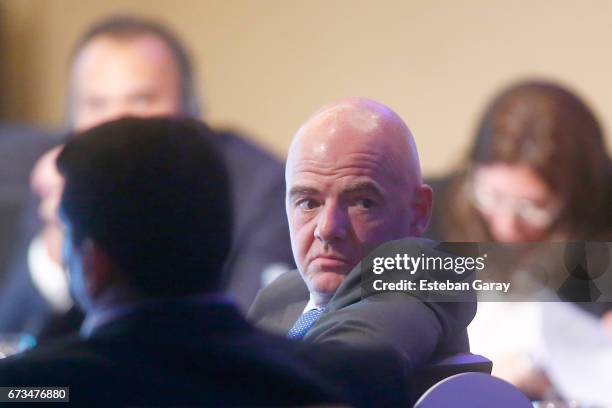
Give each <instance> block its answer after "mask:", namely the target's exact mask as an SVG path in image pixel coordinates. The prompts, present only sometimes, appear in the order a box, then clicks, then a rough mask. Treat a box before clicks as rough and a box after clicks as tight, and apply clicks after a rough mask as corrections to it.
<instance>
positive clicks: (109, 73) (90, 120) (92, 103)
mask: <svg viewBox="0 0 612 408" xmlns="http://www.w3.org/2000/svg"><path fill="white" fill-rule="evenodd" d="M70 80H71V81H72V84H71V85H72V87H71V89H72V92H73V94H72V100H73V103H74V105H73V107H72V110H73V121H74V123H73V126H74V128H75V130H77V131H81V130H85V129H87V128H90V127H93V126H95V125H98V124H100V123H102V122H106V121H109V120H112V119H117V118H119V117H121V116H159V115H172V114H176V113H178V111H179V109H180V106H181V103H180V100H181V91H180V74H179V71H178V67H177V64H176V62H175V60H174V58H173V55H172V53H171V51H170V49H169V48H168V46H167V45H166V44H165V43H164V42H163V41H162V40H161V39H159V38H157V37H155V36H153V35H141V36H135V37H131V38H115V37H111V36H104V35H102V36H99V37H95V38H94V39H92V40H91V41H90V42H89V43H88V44H87V45H86V46H85V48H83V50H81V52H80V53H79V54H78V56H77V58H76V60H75V62H74V64H73V66H72V72H71V78H70Z"/></svg>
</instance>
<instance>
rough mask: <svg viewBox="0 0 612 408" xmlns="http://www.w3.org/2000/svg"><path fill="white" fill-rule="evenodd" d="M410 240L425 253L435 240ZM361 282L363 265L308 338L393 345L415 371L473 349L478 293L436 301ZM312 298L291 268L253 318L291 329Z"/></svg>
mask: <svg viewBox="0 0 612 408" xmlns="http://www.w3.org/2000/svg"><path fill="white" fill-rule="evenodd" d="M409 241H411V242H413V243H416V245H419V247H421V246H422V248H423V252H426V253H427V251H431V242H432V241H428V240H420V239H410V240H409ZM396 242H401V241H396ZM446 255H448V254H446ZM415 256H418V254H415ZM360 285H361V268H360V265H358V266H357V267H355V268H354V269H353V270H352V271H351V272H350V273H349V275H348V276H347V277H346V278H345V280H344V282H343V283H342V284H341V285H340V287H339V288H338V290H337V291H336V293H335V294H334V296H333V297H332V298H331V300H330V302H329V304H328V305H327V309H326V311H325V313H324V314H323V315H322V316H321V317H320V318H319V320H317V322H316V323H315V325H314V326H313V327H312V328H311V329H310V331H309V332H308V333H307V335H306V336H305V337H304V340H305V341H308V342H313V343H317V344H327V343H333V344H344V345H351V346H355V345H358V346H368V345H375V344H384V345H390V346H392V347H394V348H395V349H396V350H398V351H399V352H401V353H402V355H403V356H404V358H405V359H406V362H407V364H408V365H409V367H410V369H411V370H414V369H416V368H419V367H421V366H423V365H424V364H425V363H427V362H433V361H435V360H437V359H440V358H444V357H446V356H449V355H452V354H455V353H459V352H466V351H469V342H468V338H467V331H466V328H467V325H468V324H469V323H470V321H471V320H472V318H473V317H474V314H475V313H476V302H475V296H474V297H471V296H470V301H465V299H459V298H458V299H457V300H461V301H459V302H453V301H452V299H446V300H447V301H445V302H434V301H429V300H427V299H419V298H418V297H416V296H412V295H410V294H406V293H401V292H394V293H379V294H375V295H372V296H369V297H367V298H363V297H362V291H361V286H360ZM451 296H452V295H451ZM444 297H446V295H444ZM308 299H309V293H308V289H307V287H306V284H305V283H304V281H303V280H302V278H301V276H300V274H299V272H298V271H297V270H296V271H293V272H291V273H287V274H285V275H282V276H280V277H279V278H278V279H277V280H276V281H275V282H273V283H272V284H270V285H269V286H268V287H266V288H264V289H263V290H262V291H261V292H260V293H259V295H258V296H257V298H256V299H255V302H254V303H253V307H252V308H251V311H250V312H249V319H250V320H251V321H252V322H253V323H255V324H256V325H257V326H259V327H262V328H265V329H268V330H271V331H273V332H276V333H279V334H286V333H287V331H288V330H289V329H290V328H291V327H292V325H293V324H294V322H295V321H296V320H297V318H298V317H299V316H300V314H301V313H302V311H303V309H304V307H305V306H306V303H307V302H308ZM448 300H451V301H448ZM472 300H473V301H472Z"/></svg>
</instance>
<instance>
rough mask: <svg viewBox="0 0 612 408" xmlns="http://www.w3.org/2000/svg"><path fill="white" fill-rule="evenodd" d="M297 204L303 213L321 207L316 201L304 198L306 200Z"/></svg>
mask: <svg viewBox="0 0 612 408" xmlns="http://www.w3.org/2000/svg"><path fill="white" fill-rule="evenodd" d="M295 204H296V207H297V208H299V209H300V210H302V211H310V210H314V209H315V208H317V207H318V206H319V203H318V202H317V201H316V200H313V199H310V198H304V199H301V200H298V201H297V202H296V203H295Z"/></svg>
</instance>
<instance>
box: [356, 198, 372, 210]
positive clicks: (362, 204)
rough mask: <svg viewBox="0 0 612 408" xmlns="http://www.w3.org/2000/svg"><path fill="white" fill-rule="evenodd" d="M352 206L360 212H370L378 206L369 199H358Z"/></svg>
mask: <svg viewBox="0 0 612 408" xmlns="http://www.w3.org/2000/svg"><path fill="white" fill-rule="evenodd" d="M353 205H354V206H355V207H357V208H359V209H360V210H364V211H367V210H372V209H373V208H375V207H376V206H377V205H378V204H377V202H376V201H375V200H372V199H371V198H360V199H357V200H355V201H354V204H353Z"/></svg>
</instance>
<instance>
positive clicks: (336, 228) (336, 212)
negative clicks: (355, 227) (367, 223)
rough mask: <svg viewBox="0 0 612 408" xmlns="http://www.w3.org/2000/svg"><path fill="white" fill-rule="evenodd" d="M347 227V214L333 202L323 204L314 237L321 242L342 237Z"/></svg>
mask: <svg viewBox="0 0 612 408" xmlns="http://www.w3.org/2000/svg"><path fill="white" fill-rule="evenodd" d="M348 227H349V220H348V214H347V213H346V211H344V210H343V209H342V208H340V207H338V206H337V205H335V204H329V205H326V206H324V208H323V210H322V211H321V212H320V213H319V217H318V220H317V228H316V229H315V238H317V239H320V240H321V241H323V242H332V241H335V240H338V239H343V238H345V237H346V235H347V230H348Z"/></svg>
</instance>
